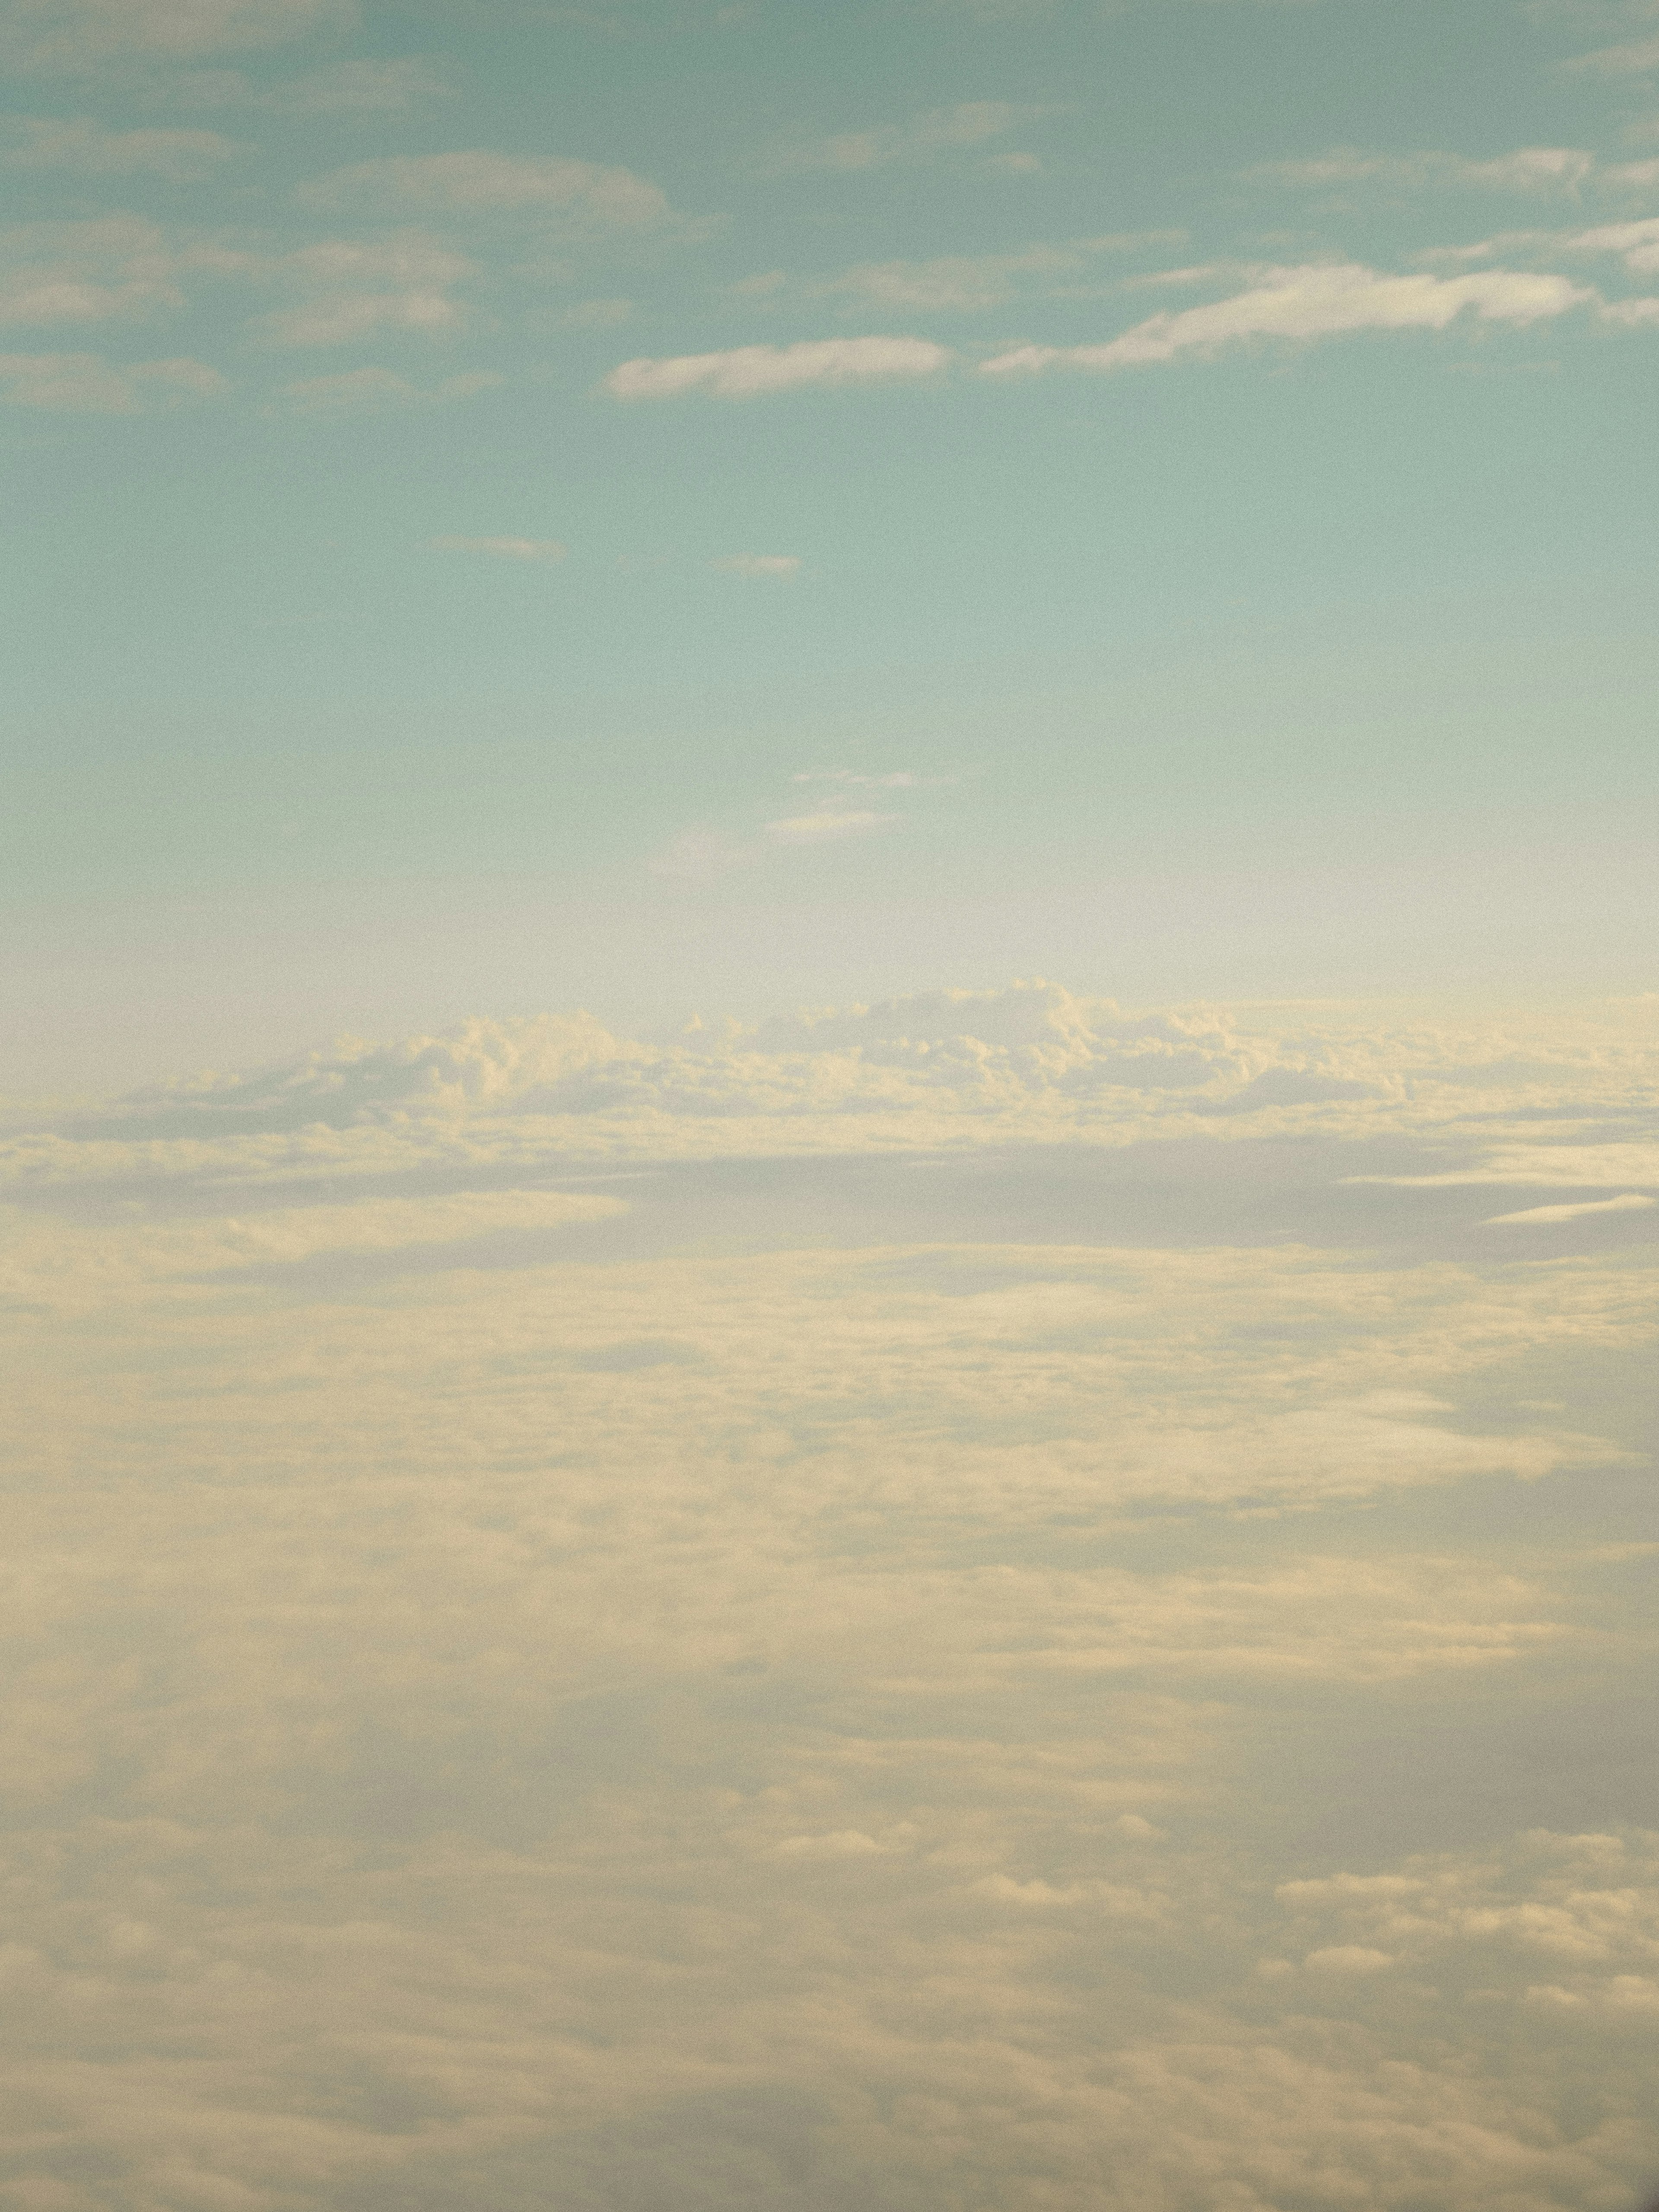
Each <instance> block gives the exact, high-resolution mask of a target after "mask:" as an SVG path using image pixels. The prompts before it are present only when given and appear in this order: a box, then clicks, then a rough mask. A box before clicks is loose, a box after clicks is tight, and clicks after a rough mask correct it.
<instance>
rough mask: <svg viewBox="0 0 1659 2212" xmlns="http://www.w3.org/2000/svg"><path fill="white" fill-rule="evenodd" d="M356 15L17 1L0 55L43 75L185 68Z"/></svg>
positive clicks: (223, 1) (255, 3)
mask: <svg viewBox="0 0 1659 2212" xmlns="http://www.w3.org/2000/svg"><path fill="white" fill-rule="evenodd" d="M5 16H6V20H4V21H3V22H0V48H3V50H4V51H5V52H8V53H9V55H10V56H11V58H13V59H14V60H15V62H16V63H17V64H20V65H21V66H22V67H25V68H33V69H41V70H83V69H91V68H95V67H97V66H98V65H99V64H101V63H105V62H111V61H119V60H123V59H127V58H148V59H155V60H163V61H187V60H191V59H193V58H196V57H197V56H198V55H204V54H213V53H223V52H234V51H235V50H236V49H238V48H243V47H262V46H282V45H284V44H286V43H287V42H288V41H289V40H292V39H298V38H304V37H307V36H308V35H310V34H312V33H315V32H318V31H321V30H324V29H335V28H339V27H343V26H345V25H348V24H349V23H351V22H353V21H355V20H356V9H355V8H354V7H353V5H352V4H351V0H21V4H18V0H14V4H13V5H12V6H10V7H9V8H8V9H6V11H5Z"/></svg>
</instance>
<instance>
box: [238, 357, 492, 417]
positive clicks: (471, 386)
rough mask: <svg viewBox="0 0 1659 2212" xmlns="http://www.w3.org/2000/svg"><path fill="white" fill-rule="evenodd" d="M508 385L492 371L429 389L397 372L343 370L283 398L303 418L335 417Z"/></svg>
mask: <svg viewBox="0 0 1659 2212" xmlns="http://www.w3.org/2000/svg"><path fill="white" fill-rule="evenodd" d="M505 382H506V379H505V378H504V377H501V376H498V375H497V374H495V372H494V371H493V370H489V369H477V370H473V371H471V373H469V374H465V375H461V376H447V377H445V378H443V379H442V380H441V382H439V383H437V384H435V385H432V386H420V385H416V384H412V383H411V382H410V380H409V379H408V378H407V377H406V376H400V375H398V373H397V371H396V370H395V369H390V368H348V369H342V370H340V371H339V372H338V373H337V374H334V375H331V376H306V377H301V378H300V379H298V380H297V381H295V383H292V384H285V385H283V387H282V391H281V395H280V396H281V397H282V398H283V399H284V400H286V401H287V403H288V404H289V406H290V407H291V408H293V409H294V410H295V411H296V412H298V413H300V414H302V415H336V414H343V413H346V412H356V410H360V409H366V408H377V407H387V406H391V407H413V406H421V405H434V404H443V403H445V402H447V401H450V400H456V399H471V398H474V397H476V395H477V393H479V392H491V391H494V390H495V388H496V387H497V386H500V385H501V384H503V383H505Z"/></svg>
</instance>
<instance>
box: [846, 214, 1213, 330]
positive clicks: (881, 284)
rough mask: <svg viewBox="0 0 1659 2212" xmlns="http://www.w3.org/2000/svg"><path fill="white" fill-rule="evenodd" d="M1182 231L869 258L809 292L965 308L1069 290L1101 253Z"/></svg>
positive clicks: (1171, 238)
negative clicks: (1008, 249) (927, 257)
mask: <svg viewBox="0 0 1659 2212" xmlns="http://www.w3.org/2000/svg"><path fill="white" fill-rule="evenodd" d="M1185 235H1186V234H1185V233H1184V232H1182V231H1170V230H1164V231H1114V232H1109V233H1107V234H1105V235H1103V236H1102V237H1098V238H1079V239H1073V240H1068V241H1067V242H1066V244H1064V245H1060V246H1041V245H1039V246H1027V247H1025V248H1024V250H1023V251H1022V252H1018V253H975V254H946V255H942V256H940V257H939V258H935V259H933V260H931V261H868V262H863V263H860V264H858V265H857V266H855V267H854V268H851V269H847V270H842V272H841V274H840V275H839V276H829V277H823V278H820V279H818V280H817V282H814V283H809V284H808V285H806V286H805V288H804V289H805V292H806V294H807V295H808V296H809V297H814V296H815V297H819V298H825V297H829V298H833V297H836V296H837V295H840V296H842V297H845V298H847V299H848V300H851V301H871V302H873V303H875V304H877V305H878V306H881V307H909V308H915V309H918V310H921V311H923V312H927V311H932V312H934V313H973V312H975V311H977V310H981V309H985V308H989V307H1001V306H1004V305H1005V304H1006V302H1007V301H1010V300H1012V299H1015V298H1018V296H1019V295H1021V294H1022V293H1029V292H1036V293H1039V294H1048V295H1054V294H1067V293H1075V292H1076V291H1078V290H1079V289H1085V288H1086V287H1087V286H1088V280H1089V279H1090V278H1091V276H1093V274H1094V271H1095V269H1096V266H1097V263H1098V262H1099V260H1100V259H1101V258H1103V256H1107V255H1111V254H1123V253H1133V252H1139V251H1141V250H1143V249H1144V248H1146V247H1147V246H1178V245H1180V244H1181V243H1182V241H1183V240H1184V238H1185Z"/></svg>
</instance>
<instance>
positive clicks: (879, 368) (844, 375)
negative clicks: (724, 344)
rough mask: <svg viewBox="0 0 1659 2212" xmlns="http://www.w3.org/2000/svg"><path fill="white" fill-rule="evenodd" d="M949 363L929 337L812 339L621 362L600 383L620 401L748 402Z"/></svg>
mask: <svg viewBox="0 0 1659 2212" xmlns="http://www.w3.org/2000/svg"><path fill="white" fill-rule="evenodd" d="M950 360H951V356H950V354H949V353H948V352H947V351H946V349H945V347H943V346H941V345H935V344H934V343H933V342H932V341H931V340H929V339H927V338H809V339H804V340H802V341H801V342H800V343H799V344H796V345H788V346H765V345H757V346H738V347H736V348H734V349H732V351H730V352H728V353H703V354H683V355H681V356H678V358H672V359H669V360H665V361H651V360H638V361H625V362H623V363H622V364H621V365H620V366H619V367H618V368H613V369H612V370H611V374H609V376H607V377H606V379H605V389H606V391H607V392H611V395H612V396H613V397H614V398H617V399H674V398H679V397H680V396H681V395H682V394H683V393H685V392H707V393H708V394H709V395H711V396H712V397H713V398H718V399H753V398H760V397H762V396H763V395H764V394H767V393H769V392H794V391H799V390H801V389H802V388H804V387H805V386H812V385H829V386H835V385H849V384H869V383H878V382H886V381H890V380H894V379H898V380H908V381H915V380H916V379H918V378H925V377H932V376H937V375H938V374H939V372H940V371H941V370H942V369H944V368H945V367H946V366H947V365H948V364H949V362H950Z"/></svg>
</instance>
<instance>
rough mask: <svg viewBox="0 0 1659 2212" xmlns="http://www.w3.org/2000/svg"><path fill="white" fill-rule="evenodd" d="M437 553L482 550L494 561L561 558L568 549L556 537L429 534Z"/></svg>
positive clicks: (557, 559) (431, 543)
mask: <svg viewBox="0 0 1659 2212" xmlns="http://www.w3.org/2000/svg"><path fill="white" fill-rule="evenodd" d="M427 543H428V544H429V545H430V546H431V547H432V548H433V550H435V552H439V553H483V554H485V555H487V556H489V558H491V559H492V560H496V561H562V560H563V559H564V557H565V555H566V554H567V553H568V551H569V550H570V549H569V548H568V546H566V545H562V544H560V543H559V541H558V539H557V538H428V540H427Z"/></svg>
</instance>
